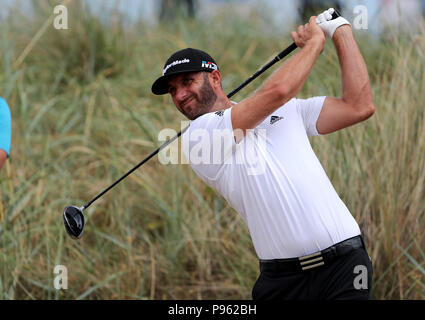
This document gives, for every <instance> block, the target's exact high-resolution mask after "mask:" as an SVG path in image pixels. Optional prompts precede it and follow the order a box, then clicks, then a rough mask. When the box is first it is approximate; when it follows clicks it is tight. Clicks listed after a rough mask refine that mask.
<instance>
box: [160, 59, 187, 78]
mask: <svg viewBox="0 0 425 320" xmlns="http://www.w3.org/2000/svg"><path fill="white" fill-rule="evenodd" d="M189 62H190V59H187V58H186V59H183V60H176V61H173V62H171V63H170V64H168V65H166V66H165V68H164V70H162V75H164V74H165V73H166V72H167V70H168V69H169V68H171V67H173V66H175V65H178V64H182V63H189Z"/></svg>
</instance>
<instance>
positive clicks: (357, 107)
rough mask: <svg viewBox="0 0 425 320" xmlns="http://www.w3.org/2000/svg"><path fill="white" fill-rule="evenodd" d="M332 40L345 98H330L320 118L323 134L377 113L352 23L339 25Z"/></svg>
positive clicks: (318, 122) (318, 124)
mask: <svg viewBox="0 0 425 320" xmlns="http://www.w3.org/2000/svg"><path fill="white" fill-rule="evenodd" d="M332 40H333V42H334V44H335V48H336V51H337V54H338V59H339V63H340V67H341V76H342V98H340V99H338V98H333V97H327V98H326V99H325V102H324V104H323V107H322V111H321V113H320V116H319V118H318V120H317V124H316V127H317V131H318V132H319V133H320V134H326V133H331V132H334V131H337V130H340V129H343V128H346V127H348V126H351V125H353V124H356V123H358V122H361V121H364V120H366V119H367V118H369V117H370V116H372V115H373V113H374V112H375V106H374V103H373V97H372V91H371V88H370V82H369V76H368V73H367V68H366V64H365V62H364V60H363V57H362V55H361V53H360V50H359V48H358V46H357V44H356V41H355V39H354V36H353V32H352V30H351V27H350V26H349V25H343V26H341V27H339V28H338V29H337V30H336V31H335V33H334V35H333V37H332Z"/></svg>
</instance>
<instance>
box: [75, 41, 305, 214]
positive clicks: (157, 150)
mask: <svg viewBox="0 0 425 320" xmlns="http://www.w3.org/2000/svg"><path fill="white" fill-rule="evenodd" d="M296 48H297V45H296V44H295V43H292V44H291V45H290V46H289V47H287V48H286V49H285V50H283V51H282V52H281V53H279V54H278V55H277V56H276V57H274V58H273V60H271V61H270V62H268V63H267V64H266V65H265V66H264V67H262V68H261V69H260V70H258V71H257V72H255V73H254V74H253V75H252V76H251V77H250V78H248V79H247V80H245V81H244V82H243V83H242V84H241V85H240V86H239V87H237V88H236V89H234V90H233V91H232V92H230V93H229V94H228V95H227V97H228V98H229V99H230V98H231V97H232V96H234V95H235V94H236V93H237V92H239V91H240V90H241V89H242V88H243V87H245V86H246V85H247V84H249V83H250V82H251V81H252V80H254V79H255V78H257V77H258V76H259V75H261V74H262V73H263V72H264V71H266V70H267V69H269V68H270V67H271V66H273V65H274V64H275V63H276V62H278V61H279V60H282V59H283V58H284V57H286V56H287V55H288V54H290V53H291V52H292V51H294V50H295V49H296ZM188 128H189V126H187V127H186V128H184V129H183V130H181V131H180V132H179V133H177V135H175V136H174V137H173V138H171V139H170V140H168V141H167V142H165V143H164V144H162V145H161V146H160V147H159V148H158V149H156V150H155V151H154V152H152V153H151V154H150V155H148V156H147V157H146V158H145V159H143V160H142V161H141V162H140V163H138V164H137V165H136V166H135V167H134V168H133V169H131V170H130V171H128V172H127V173H126V174H124V175H123V176H122V177H121V178H119V179H118V180H117V181H115V182H114V183H113V184H112V185H110V186H109V187H108V188H106V189H105V190H103V191H102V192H100V193H99V194H98V195H97V196H96V197H94V198H93V199H92V200H90V201H89V202H87V203H86V204H85V205H84V206H83V208H82V209H83V210H84V209H87V208H88V207H89V206H90V205H91V204H92V203H93V202H95V201H96V200H97V199H99V198H100V197H101V196H103V195H104V194H105V193H106V192H108V191H109V190H111V189H112V188H113V187H115V186H116V185H117V184H118V183H120V182H121V181H122V180H124V179H125V178H126V177H127V176H128V175H130V174H131V173H132V172H134V171H135V170H137V169H138V168H139V167H140V166H141V165H143V164H144V163H146V162H147V161H148V160H150V159H151V158H152V157H154V156H155V155H156V154H158V153H159V152H160V151H161V150H162V149H164V148H165V147H167V146H168V145H169V144H170V143H172V142H173V141H174V140H176V139H177V138H179V137H180V136H181V135H182V134H183V133H184V132H185V131H186V130H187V129H188Z"/></svg>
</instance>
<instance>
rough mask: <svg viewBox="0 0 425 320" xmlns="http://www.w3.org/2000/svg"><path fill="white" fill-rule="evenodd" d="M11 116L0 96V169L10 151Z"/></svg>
mask: <svg viewBox="0 0 425 320" xmlns="http://www.w3.org/2000/svg"><path fill="white" fill-rule="evenodd" d="M10 135H11V117H10V110H9V106H8V105H7V103H6V101H5V100H4V99H3V98H2V97H0V170H1V168H2V167H3V165H4V163H5V161H6V159H7V158H8V156H9V153H10V140H11V138H10Z"/></svg>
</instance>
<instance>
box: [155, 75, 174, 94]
mask: <svg viewBox="0 0 425 320" xmlns="http://www.w3.org/2000/svg"><path fill="white" fill-rule="evenodd" d="M169 77H170V75H166V76H162V77H159V78H158V79H157V80H156V81H155V82H154V83H153V85H152V93H153V94H156V95H161V94H166V93H168V78H169Z"/></svg>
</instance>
